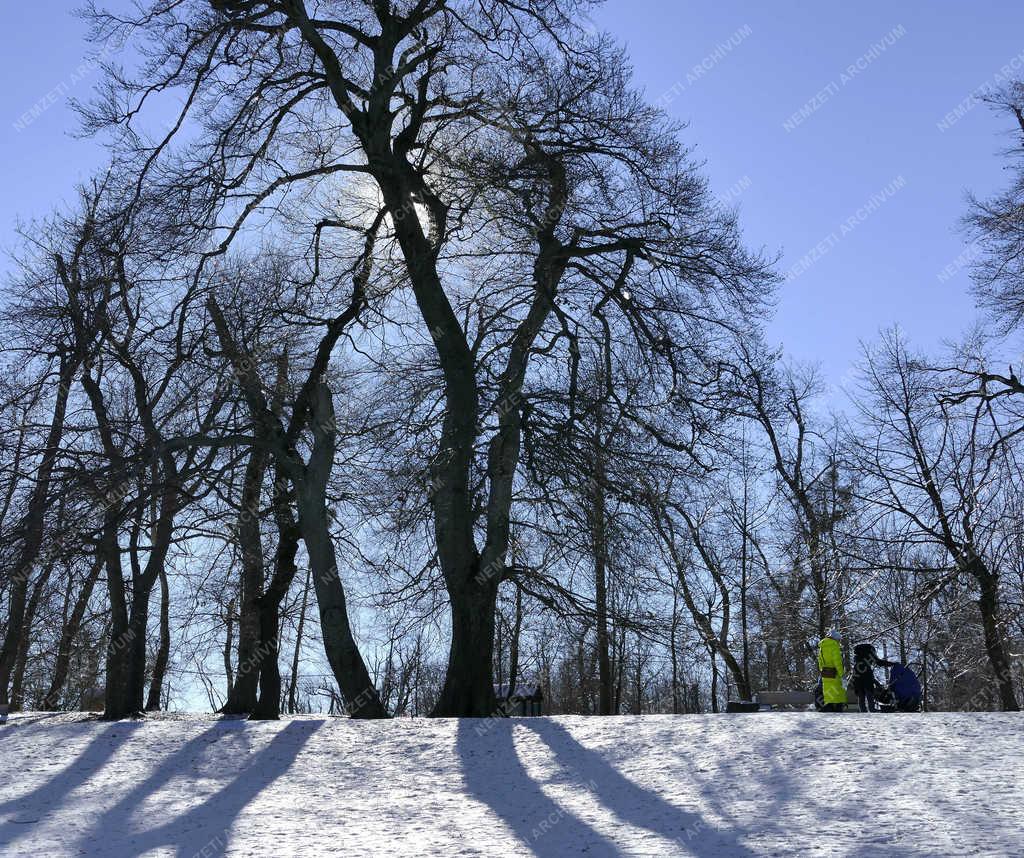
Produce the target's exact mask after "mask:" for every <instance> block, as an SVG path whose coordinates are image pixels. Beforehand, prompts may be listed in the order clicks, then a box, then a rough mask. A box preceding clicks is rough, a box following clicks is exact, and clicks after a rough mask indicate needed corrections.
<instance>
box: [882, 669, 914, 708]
mask: <svg viewBox="0 0 1024 858" xmlns="http://www.w3.org/2000/svg"><path fill="white" fill-rule="evenodd" d="M889 688H890V689H892V693H893V695H894V696H895V697H896V699H897V700H898V701H906V702H910V701H913V700H920V699H921V683H920V681H919V680H918V678H917V674H915V673H914V671H912V670H911V669H910V668H909V667H907V666H906V665H904V664H895V665H893V667H892V669H891V670H890V671H889Z"/></svg>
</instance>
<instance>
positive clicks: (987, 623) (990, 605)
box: [972, 561, 1020, 712]
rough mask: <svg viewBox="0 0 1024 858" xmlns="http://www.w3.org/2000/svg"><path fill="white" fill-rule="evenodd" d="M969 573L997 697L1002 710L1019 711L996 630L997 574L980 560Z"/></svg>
mask: <svg viewBox="0 0 1024 858" xmlns="http://www.w3.org/2000/svg"><path fill="white" fill-rule="evenodd" d="M974 567H975V568H974V569H972V573H973V574H974V577H975V578H976V579H977V581H978V586H979V590H980V592H979V595H978V609H979V611H980V612H981V625H982V628H983V629H984V631H985V651H986V652H987V653H988V660H989V664H990V665H991V666H992V673H993V674H994V675H995V680H996V685H997V686H998V688H999V700H1000V703H1001V704H1002V707H1003V711H1004V712H1019V711H1020V704H1019V703H1018V702H1017V694H1016V690H1015V689H1014V687H1013V672H1012V669H1011V667H1010V660H1009V658H1008V657H1007V655H1006V645H1005V643H1004V642H1003V636H1002V634H1001V633H1000V631H999V577H998V576H997V575H994V574H992V573H991V572H989V571H988V570H987V569H984V568H983V567H982V564H981V563H980V561H976V562H975V564H974Z"/></svg>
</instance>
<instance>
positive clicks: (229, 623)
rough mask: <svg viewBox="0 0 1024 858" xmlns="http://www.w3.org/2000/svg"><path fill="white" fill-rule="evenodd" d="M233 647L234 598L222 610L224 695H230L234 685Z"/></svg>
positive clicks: (226, 696)
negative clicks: (225, 608) (223, 610)
mask: <svg viewBox="0 0 1024 858" xmlns="http://www.w3.org/2000/svg"><path fill="white" fill-rule="evenodd" d="M234 648H235V600H234V599H232V600H231V601H230V602H228V606H227V610H226V611H225V612H224V650H223V652H222V657H223V659H224V684H225V689H224V697H225V699H227V698H228V697H230V696H231V691H232V689H234V687H235V669H234V665H233V664H232V659H231V652H232V650H233V649H234Z"/></svg>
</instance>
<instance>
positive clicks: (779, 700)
mask: <svg viewBox="0 0 1024 858" xmlns="http://www.w3.org/2000/svg"><path fill="white" fill-rule="evenodd" d="M754 700H756V701H757V703H758V704H760V705H761V706H810V705H812V704H813V703H814V692H813V691H759V692H757V694H755V695H754Z"/></svg>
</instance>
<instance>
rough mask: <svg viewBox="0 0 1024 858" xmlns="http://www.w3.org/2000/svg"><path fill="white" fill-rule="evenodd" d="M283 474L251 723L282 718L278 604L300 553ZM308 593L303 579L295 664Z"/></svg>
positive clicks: (277, 493) (262, 609)
mask: <svg viewBox="0 0 1024 858" xmlns="http://www.w3.org/2000/svg"><path fill="white" fill-rule="evenodd" d="M285 484H286V481H285V480H284V475H283V472H281V471H278V472H277V486H278V488H277V489H276V490H275V493H274V520H275V521H276V523H277V531H278V539H277V553H276V555H275V558H274V574H273V576H272V577H271V580H270V584H269V586H268V587H267V589H266V592H265V593H264V594H263V596H262V597H261V598H260V600H259V609H260V639H259V646H258V656H259V664H258V667H259V677H260V694H259V699H258V700H257V701H256V707H255V708H254V709H253V712H252V715H251V716H250V717H251V719H252V720H262V721H267V720H269V721H275V720H277V719H278V718H279V717H280V716H281V668H280V665H279V664H278V655H279V652H280V648H281V602H282V601H283V600H284V597H285V595H287V593H288V590H289V588H290V587H291V585H292V581H293V580H294V578H295V573H296V572H297V571H298V567H297V566H296V565H295V557H296V555H297V554H298V552H299V538H300V532H299V526H298V523H297V522H296V521H295V516H294V515H293V514H292V509H291V506H290V505H289V500H288V496H287V492H286V491H285V490H284V488H283V486H284V485H285ZM308 590H309V579H308V578H307V579H306V593H304V594H303V607H302V612H301V615H300V617H299V629H298V633H297V636H296V660H297V659H298V647H299V645H300V644H301V641H302V625H303V621H304V617H305V613H306V608H305V604H306V595H307V594H308ZM297 670H298V665H295V666H294V667H293V682H292V685H291V687H290V689H289V695H290V699H289V703H290V704H291V703H292V700H293V698H294V689H295V686H294V672H295V671H297Z"/></svg>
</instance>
